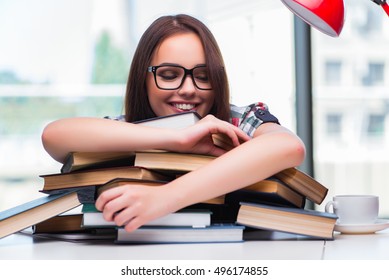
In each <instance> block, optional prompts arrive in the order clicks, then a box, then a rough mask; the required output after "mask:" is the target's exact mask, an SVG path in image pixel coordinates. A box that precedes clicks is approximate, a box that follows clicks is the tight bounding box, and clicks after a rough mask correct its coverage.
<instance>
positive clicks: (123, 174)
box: [40, 166, 172, 192]
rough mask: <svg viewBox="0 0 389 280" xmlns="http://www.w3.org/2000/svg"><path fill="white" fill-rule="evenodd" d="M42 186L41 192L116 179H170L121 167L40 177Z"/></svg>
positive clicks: (150, 171) (154, 173)
mask: <svg viewBox="0 0 389 280" xmlns="http://www.w3.org/2000/svg"><path fill="white" fill-rule="evenodd" d="M40 177H42V178H43V180H44V184H43V189H42V191H43V192H45V191H49V190H58V189H65V188H77V187H84V186H96V185H103V184H105V183H107V182H109V181H111V180H113V179H116V178H128V179H138V180H151V181H170V180H172V178H171V177H169V176H167V175H164V174H161V173H158V172H155V171H152V170H149V169H146V168H144V167H138V166H122V167H112V168H101V169H92V170H85V171H76V172H70V173H56V174H48V175H41V176H40Z"/></svg>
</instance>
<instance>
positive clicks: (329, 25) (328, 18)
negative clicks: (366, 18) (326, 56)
mask: <svg viewBox="0 0 389 280" xmlns="http://www.w3.org/2000/svg"><path fill="white" fill-rule="evenodd" d="M281 1H282V2H283V3H284V4H285V5H286V6H287V7H288V8H289V9H290V10H291V11H292V12H293V13H294V14H295V15H297V16H298V17H300V18H301V19H302V20H304V21H305V22H306V23H308V24H309V25H311V26H313V27H315V28H317V29H318V30H320V31H321V32H323V33H325V34H327V35H329V36H332V37H338V36H339V34H340V32H341V31H342V28H343V23H344V3H343V0H281ZM371 1H373V2H374V3H376V4H377V5H380V6H381V7H382V8H383V9H384V11H385V12H386V13H387V14H388V16H389V6H388V4H387V3H386V0H371Z"/></svg>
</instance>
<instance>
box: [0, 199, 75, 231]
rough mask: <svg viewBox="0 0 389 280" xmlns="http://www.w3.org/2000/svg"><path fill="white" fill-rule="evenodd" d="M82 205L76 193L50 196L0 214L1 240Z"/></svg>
mask: <svg viewBox="0 0 389 280" xmlns="http://www.w3.org/2000/svg"><path fill="white" fill-rule="evenodd" d="M79 205H80V201H79V199H78V195H77V193H76V192H71V193H64V194H58V195H48V196H44V197H40V198H37V199H35V200H32V201H29V202H27V203H24V204H21V205H19V206H16V207H13V208H10V209H8V210H5V211H3V212H1V213H0V238H3V237H5V236H7V235H10V234H13V233H15V232H18V231H21V230H23V229H25V228H28V227H30V226H33V225H35V224H37V223H40V222H42V221H44V220H47V219H49V218H51V217H54V216H57V215H59V214H61V213H64V212H66V211H68V210H70V209H73V208H75V207H77V206H79Z"/></svg>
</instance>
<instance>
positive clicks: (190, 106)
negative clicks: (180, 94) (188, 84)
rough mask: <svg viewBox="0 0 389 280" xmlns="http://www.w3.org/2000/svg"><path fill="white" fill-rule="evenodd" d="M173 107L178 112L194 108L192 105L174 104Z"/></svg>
mask: <svg viewBox="0 0 389 280" xmlns="http://www.w3.org/2000/svg"><path fill="white" fill-rule="evenodd" d="M174 107H176V108H177V109H180V110H192V109H193V108H194V107H195V106H194V105H193V104H181V103H180V104H177V103H176V104H174Z"/></svg>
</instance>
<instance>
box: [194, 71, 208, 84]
mask: <svg viewBox="0 0 389 280" xmlns="http://www.w3.org/2000/svg"><path fill="white" fill-rule="evenodd" d="M195 78H196V80H199V81H202V82H208V80H209V78H208V75H207V74H205V73H204V74H199V75H196V77H195Z"/></svg>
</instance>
